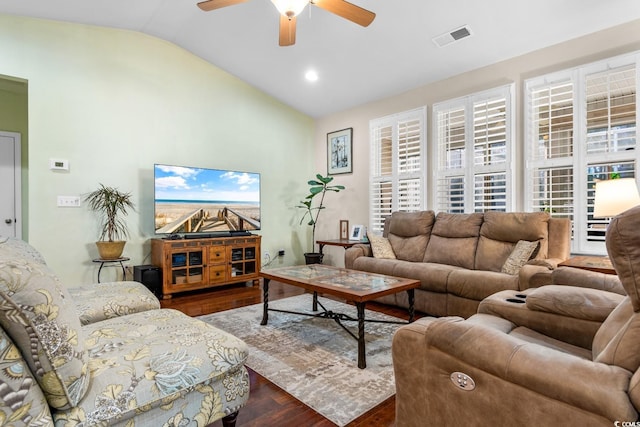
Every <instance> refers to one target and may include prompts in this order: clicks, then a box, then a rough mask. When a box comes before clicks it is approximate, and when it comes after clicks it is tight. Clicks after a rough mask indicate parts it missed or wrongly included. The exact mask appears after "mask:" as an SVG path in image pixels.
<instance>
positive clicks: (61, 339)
mask: <svg viewBox="0 0 640 427" xmlns="http://www.w3.org/2000/svg"><path fill="white" fill-rule="evenodd" d="M0 272H1V273H2V280H0V325H2V328H3V329H4V331H5V332H6V333H7V335H9V336H10V338H11V340H12V341H13V342H14V343H15V345H16V346H17V347H18V348H19V349H20V352H21V353H22V356H23V358H24V359H25V361H26V362H27V364H28V365H29V369H30V371H31V372H32V373H34V376H35V377H36V380H37V381H38V384H40V388H41V389H42V391H43V392H44V395H45V397H46V399H47V401H48V403H49V405H50V406H52V407H54V408H56V409H69V408H72V407H74V406H76V405H77V404H78V402H79V401H80V400H81V399H82V397H83V396H84V395H85V393H86V391H87V387H88V386H89V366H88V357H87V354H86V351H85V349H84V338H83V336H82V330H81V329H80V319H79V318H78V315H77V314H76V310H75V306H74V304H73V301H71V298H70V295H69V293H68V291H67V290H66V289H65V288H64V287H63V286H62V284H61V283H60V280H59V279H58V278H57V277H56V276H55V274H54V273H53V272H52V271H51V270H50V269H49V268H48V267H47V266H46V265H44V264H41V263H40V262H38V261H35V260H33V259H30V258H26V257H25V258H0Z"/></svg>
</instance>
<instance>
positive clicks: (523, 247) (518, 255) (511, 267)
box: [501, 240, 540, 275]
mask: <svg viewBox="0 0 640 427" xmlns="http://www.w3.org/2000/svg"><path fill="white" fill-rule="evenodd" d="M539 247H540V242H538V241H536V242H528V241H526V240H520V241H518V243H516V246H515V247H514V248H513V251H511V254H510V255H509V257H508V258H507V260H506V261H505V262H504V265H503V266H502V270H501V271H502V272H503V273H507V274H511V275H516V274H518V272H520V269H521V268H522V266H523V265H525V264H526V263H527V261H529V260H530V259H531V258H533V257H534V256H535V255H536V252H537V250H538V248H539Z"/></svg>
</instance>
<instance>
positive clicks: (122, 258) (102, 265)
mask: <svg viewBox="0 0 640 427" xmlns="http://www.w3.org/2000/svg"><path fill="white" fill-rule="evenodd" d="M129 259H130V258H127V257H121V258H114V259H102V258H96V259H94V260H93V262H99V263H100V268H98V283H100V273H101V272H102V267H104V265H105V264H110V263H112V262H119V263H120V267H121V268H122V280H125V279H126V278H127V270H126V269H125V267H124V264H123V262H125V261H129Z"/></svg>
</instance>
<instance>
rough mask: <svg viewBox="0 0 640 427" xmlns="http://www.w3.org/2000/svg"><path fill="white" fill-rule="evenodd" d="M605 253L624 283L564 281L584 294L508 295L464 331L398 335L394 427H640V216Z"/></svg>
mask: <svg viewBox="0 0 640 427" xmlns="http://www.w3.org/2000/svg"><path fill="white" fill-rule="evenodd" d="M606 242H607V250H608V252H609V257H610V258H611V261H612V263H613V266H614V267H615V270H616V272H617V274H618V279H616V278H615V277H614V276H608V277H607V276H605V275H602V274H601V273H594V272H585V271H581V270H576V269H558V270H556V271H555V272H554V273H553V274H554V276H557V277H556V278H555V279H556V281H555V283H562V282H569V283H567V284H571V285H579V284H580V283H579V282H580V280H581V279H584V282H585V285H586V287H577V286H561V285H557V284H554V285H551V286H543V287H541V288H539V289H530V290H528V291H527V292H525V293H512V292H507V291H505V292H503V293H502V294H498V295H494V296H492V297H491V298H490V299H489V300H485V301H483V303H482V304H481V305H480V308H479V313H478V314H476V315H474V316H472V317H470V318H468V319H466V320H465V319H462V318H460V317H442V318H430V317H428V318H422V319H419V320H418V321H416V322H414V323H412V324H410V325H406V326H403V327H402V328H400V329H399V330H398V331H397V333H396V334H395V335H394V338H393V344H392V353H393V365H394V370H395V380H396V425H397V427H406V426H424V425H438V426H454V425H461V424H462V425H473V426H497V425H500V426H506V425H548V426H551V425H561V426H586V425H588V426H612V425H637V424H635V422H636V421H638V409H639V408H640V369H639V366H640V351H638V342H639V341H640V206H638V207H636V208H633V209H630V210H629V211H627V212H625V213H623V214H621V215H619V216H617V217H615V218H614V219H613V220H612V222H611V225H610V226H609V228H608V230H607V235H606ZM619 284H620V285H621V286H622V287H623V288H624V293H625V294H626V295H625V296H623V295H620V294H619V293H618V292H619V291H620V289H619V288H618V285H619ZM507 299H512V300H515V299H519V300H521V301H520V302H512V301H507ZM616 422H617V423H616ZM625 423H626V424H625Z"/></svg>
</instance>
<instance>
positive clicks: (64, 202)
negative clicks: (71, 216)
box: [58, 196, 80, 208]
mask: <svg viewBox="0 0 640 427" xmlns="http://www.w3.org/2000/svg"><path fill="white" fill-rule="evenodd" d="M58 207H60V208H79V207H80V197H79V196H58Z"/></svg>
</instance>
